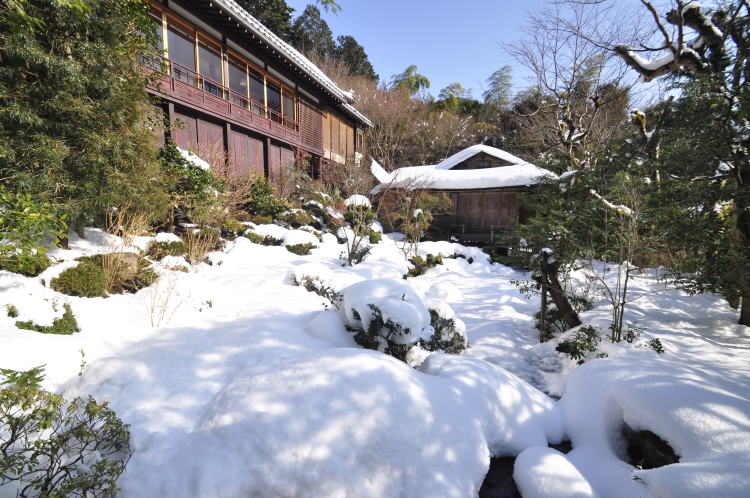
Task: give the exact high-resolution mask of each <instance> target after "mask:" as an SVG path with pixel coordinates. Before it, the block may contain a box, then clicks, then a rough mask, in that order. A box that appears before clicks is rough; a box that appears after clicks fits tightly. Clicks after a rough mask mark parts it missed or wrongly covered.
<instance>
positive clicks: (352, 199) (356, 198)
mask: <svg viewBox="0 0 750 498" xmlns="http://www.w3.org/2000/svg"><path fill="white" fill-rule="evenodd" d="M344 204H346V205H347V206H348V207H351V206H365V207H368V208H369V207H372V204H371V203H370V199H368V198H367V197H365V196H364V195H360V194H354V195H352V196H349V197H347V198H346V200H345V201H344Z"/></svg>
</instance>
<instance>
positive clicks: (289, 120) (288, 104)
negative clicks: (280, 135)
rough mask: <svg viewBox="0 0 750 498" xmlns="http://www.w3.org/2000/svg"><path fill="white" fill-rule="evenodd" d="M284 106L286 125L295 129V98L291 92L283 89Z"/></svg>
mask: <svg viewBox="0 0 750 498" xmlns="http://www.w3.org/2000/svg"><path fill="white" fill-rule="evenodd" d="M282 97H283V98H282V105H283V106H284V123H285V124H286V125H287V126H288V127H290V128H294V97H293V95H292V94H291V92H290V91H289V90H287V89H286V88H284V89H283V93H282Z"/></svg>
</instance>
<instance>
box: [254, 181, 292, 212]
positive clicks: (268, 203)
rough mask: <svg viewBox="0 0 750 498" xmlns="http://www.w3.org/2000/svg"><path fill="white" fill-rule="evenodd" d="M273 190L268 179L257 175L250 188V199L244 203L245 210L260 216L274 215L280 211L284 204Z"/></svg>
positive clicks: (282, 209) (283, 208)
mask: <svg viewBox="0 0 750 498" xmlns="http://www.w3.org/2000/svg"><path fill="white" fill-rule="evenodd" d="M275 190H276V189H275V188H274V186H273V184H272V183H271V181H270V180H269V179H267V178H264V177H258V178H257V179H256V180H255V181H254V182H253V185H252V187H251V189H250V200H249V201H248V203H247V205H245V210H246V211H247V212H248V213H250V214H254V215H260V216H275V215H277V214H279V213H281V212H282V211H284V210H285V209H286V206H284V203H282V202H281V201H280V200H279V199H277V198H276V196H275V195H274V191H275Z"/></svg>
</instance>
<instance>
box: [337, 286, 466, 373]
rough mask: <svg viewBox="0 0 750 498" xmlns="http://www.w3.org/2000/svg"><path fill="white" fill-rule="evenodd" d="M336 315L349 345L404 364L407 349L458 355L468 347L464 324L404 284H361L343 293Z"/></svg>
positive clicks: (430, 299) (450, 311)
mask: <svg viewBox="0 0 750 498" xmlns="http://www.w3.org/2000/svg"><path fill="white" fill-rule="evenodd" d="M342 295H343V298H342V302H341V305H340V307H339V308H340V311H341V313H342V315H343V317H344V321H345V323H346V326H347V329H349V330H350V331H352V332H353V333H354V340H355V341H357V343H358V344H360V345H361V346H363V347H365V348H368V349H375V350H378V351H381V352H383V353H386V354H389V355H391V356H394V357H396V358H398V359H400V360H403V361H406V359H407V355H408V353H409V351H410V350H412V348H421V349H424V350H427V351H443V352H447V353H460V352H461V351H463V350H464V349H465V348H466V347H467V345H468V344H467V340H466V335H465V331H464V325H463V322H461V321H460V320H458V318H456V317H455V314H454V313H453V310H452V309H450V306H448V305H447V304H445V303H442V302H440V303H439V302H437V301H436V299H435V297H434V296H432V297H430V296H427V297H426V296H423V295H421V293H419V292H418V291H417V290H416V289H415V288H413V287H412V286H411V285H409V284H407V283H405V282H399V281H396V280H387V279H379V280H366V281H363V282H358V283H356V284H353V285H351V286H349V287H347V288H346V289H344V290H343V292H342Z"/></svg>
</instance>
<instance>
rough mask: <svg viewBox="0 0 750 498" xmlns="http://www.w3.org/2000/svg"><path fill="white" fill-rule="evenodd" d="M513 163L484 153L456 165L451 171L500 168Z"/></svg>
mask: <svg viewBox="0 0 750 498" xmlns="http://www.w3.org/2000/svg"><path fill="white" fill-rule="evenodd" d="M512 164H513V163H512V162H510V161H505V160H503V159H499V158H497V157H495V156H491V155H489V154H485V153H484V152H482V153H479V154H477V155H475V156H472V157H470V158H469V159H467V160H466V161H464V162H462V163H459V164H456V165H455V166H453V167H452V168H451V169H454V170H457V169H483V168H498V167H500V166H510V165H512Z"/></svg>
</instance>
